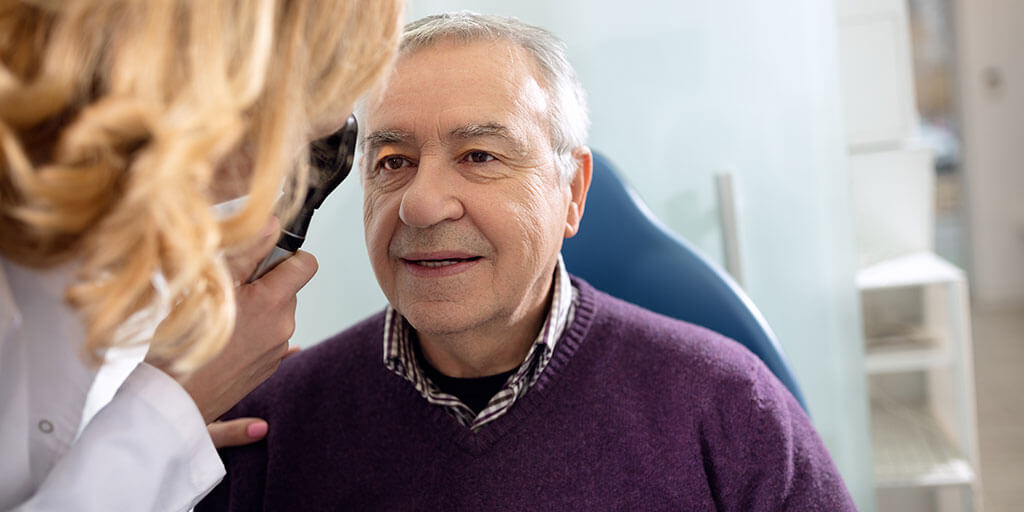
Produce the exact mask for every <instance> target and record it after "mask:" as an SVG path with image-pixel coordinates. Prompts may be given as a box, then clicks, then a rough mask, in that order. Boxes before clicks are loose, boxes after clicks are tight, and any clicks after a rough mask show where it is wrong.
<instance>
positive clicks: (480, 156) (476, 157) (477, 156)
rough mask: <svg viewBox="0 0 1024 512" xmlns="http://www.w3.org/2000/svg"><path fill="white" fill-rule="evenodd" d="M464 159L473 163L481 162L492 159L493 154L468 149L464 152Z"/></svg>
mask: <svg viewBox="0 0 1024 512" xmlns="http://www.w3.org/2000/svg"><path fill="white" fill-rule="evenodd" d="M466 160H467V161H469V162H472V163H474V164H483V163H487V162H490V161H491V160H494V155H492V154H490V153H487V152H486V151H470V152H469V153H467V154H466Z"/></svg>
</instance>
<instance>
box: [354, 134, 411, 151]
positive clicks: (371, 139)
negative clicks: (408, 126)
mask: <svg viewBox="0 0 1024 512" xmlns="http://www.w3.org/2000/svg"><path fill="white" fill-rule="evenodd" d="M412 138H413V137H412V134H410V133H407V132H403V131H401V130H392V129H387V128H385V129H382V130H376V131H374V132H373V133H370V134H368V135H367V136H366V137H363V141H362V151H363V153H371V152H373V151H375V150H376V149H377V148H379V147H381V146H386V145H388V144H402V143H405V142H409V141H410V140H412Z"/></svg>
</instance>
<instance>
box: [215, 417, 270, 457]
mask: <svg viewBox="0 0 1024 512" xmlns="http://www.w3.org/2000/svg"><path fill="white" fill-rule="evenodd" d="M267 429H268V426H267V422H265V421H263V420H261V419H259V418H237V419H233V420H228V421H215V422H213V423H210V424H209V425H207V426H206V430H207V431H208V432H209V433H210V439H212V440H213V446H214V447H216V448H218V449H220V448H224V447H227V446H243V445H247V444H252V443H255V442H256V441H259V440H260V439H263V438H264V437H266V436H267Z"/></svg>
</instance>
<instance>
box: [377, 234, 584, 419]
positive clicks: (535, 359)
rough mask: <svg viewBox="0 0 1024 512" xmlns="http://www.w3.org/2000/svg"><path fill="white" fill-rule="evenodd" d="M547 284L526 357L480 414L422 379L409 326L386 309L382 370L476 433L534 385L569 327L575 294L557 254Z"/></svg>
mask: <svg viewBox="0 0 1024 512" xmlns="http://www.w3.org/2000/svg"><path fill="white" fill-rule="evenodd" d="M553 281H554V282H553V284H552V288H553V289H552V299H551V308H550V310H548V315H547V317H546V318H545V319H544V324H543V325H542V326H541V328H540V332H539V333H538V334H537V338H536V339H535V340H534V342H533V345H532V346H531V347H530V351H529V353H527V354H526V359H524V360H523V363H522V364H521V365H520V366H519V369H518V370H517V371H516V372H515V373H514V374H512V376H510V377H509V379H508V381H507V382H505V385H504V386H503V387H502V388H501V390H500V391H498V393H496V394H495V395H494V397H493V398H491V401H490V402H488V404H487V406H486V407H484V409H483V410H481V411H480V414H474V413H473V411H472V410H471V409H470V408H469V407H468V406H466V404H464V403H462V401H460V400H459V399H458V398H456V397H454V396H452V395H450V394H448V393H443V392H441V391H440V390H439V389H438V388H437V386H436V385H435V384H434V383H433V382H432V381H431V380H430V379H429V378H427V376H426V375H425V374H424V373H423V370H422V369H421V368H420V366H419V364H417V362H416V352H415V348H414V347H413V346H412V341H411V337H410V335H409V334H410V331H411V327H410V326H409V323H408V322H406V320H405V318H404V317H403V316H402V315H401V314H399V313H398V311H396V310H395V309H394V308H392V307H391V306H388V307H387V310H386V312H385V315H384V366H386V367H387V368H388V369H389V370H391V371H392V372H394V373H396V374H398V375H399V376H401V377H402V378H404V379H406V380H407V381H409V382H410V383H412V385H413V386H415V387H416V390H417V391H419V392H420V394H421V395H423V398H425V399H427V401H428V402H430V403H432V404H435V405H440V406H442V407H445V408H446V409H447V410H448V412H449V413H451V414H452V416H454V417H455V419H456V420H458V421H459V423H461V424H462V425H464V426H467V427H469V428H470V429H472V430H473V431H474V432H476V431H478V430H479V429H480V428H481V427H483V426H484V425H486V424H487V423H490V422H492V421H494V420H496V419H498V418H500V417H501V416H502V415H504V414H505V413H506V412H508V410H509V409H510V408H511V407H512V405H513V404H515V402H516V400H518V399H519V398H520V397H522V396H523V395H525V394H526V392H527V390H529V388H530V387H531V386H533V384H534V383H535V382H537V379H538V378H539V377H540V375H541V373H542V372H543V371H544V368H546V367H547V365H548V361H550V360H551V354H552V353H554V350H555V344H556V343H558V339H559V338H561V337H562V332H563V331H565V328H566V326H567V325H569V324H570V323H572V318H573V316H575V312H576V303H577V302H578V295H579V292H577V291H576V289H575V288H574V287H573V286H572V282H570V280H569V273H568V272H567V271H566V270H565V262H564V261H562V255H561V254H559V255H558V263H557V264H556V265H555V279H554V280H553Z"/></svg>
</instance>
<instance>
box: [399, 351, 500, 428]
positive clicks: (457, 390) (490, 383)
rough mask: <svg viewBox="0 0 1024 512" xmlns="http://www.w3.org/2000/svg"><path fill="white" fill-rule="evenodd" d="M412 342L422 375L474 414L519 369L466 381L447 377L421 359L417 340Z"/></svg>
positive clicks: (485, 405) (421, 352)
mask: <svg viewBox="0 0 1024 512" xmlns="http://www.w3.org/2000/svg"><path fill="white" fill-rule="evenodd" d="M412 341H413V343H412V345H413V347H415V352H416V362H417V363H419V365H420V368H421V369H422V370H423V373H424V374H425V375H426V376H427V378H429V379H430V381H431V382H433V383H434V385H435V386H437V388H438V389H439V390H441V391H442V392H444V393H448V394H449V395H452V396H454V397H455V398H458V399H459V400H461V401H462V403H464V404H466V405H467V406H468V407H469V408H470V409H471V410H472V411H473V412H474V413H476V414H480V411H482V410H484V407H487V402H490V401H491V398H493V397H494V395H495V394H496V393H497V392H498V391H501V388H502V386H504V385H505V382H506V381H508V378H509V377H510V376H511V375H512V374H513V373H515V372H516V370H518V369H519V368H518V367H516V368H512V369H511V370H509V371H507V372H502V373H499V374H497V375H488V376H486V377H472V378H468V379H461V378H458V377H449V376H447V375H445V374H443V373H441V372H440V371H438V370H437V368H434V367H433V366H431V364H430V363H428V362H427V358H426V357H423V350H421V349H420V343H419V340H412Z"/></svg>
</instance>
